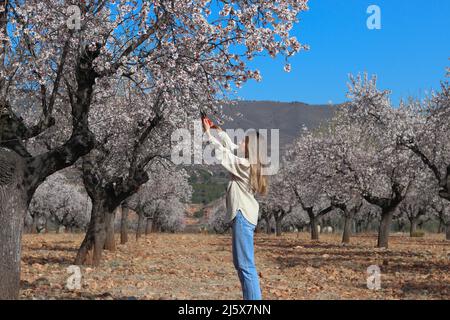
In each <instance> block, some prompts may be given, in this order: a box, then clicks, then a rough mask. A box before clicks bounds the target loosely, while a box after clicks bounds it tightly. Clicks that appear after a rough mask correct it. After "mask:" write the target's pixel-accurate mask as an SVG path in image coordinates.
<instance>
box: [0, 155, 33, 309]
mask: <svg viewBox="0 0 450 320" xmlns="http://www.w3.org/2000/svg"><path fill="white" fill-rule="evenodd" d="M23 176H24V162H23V160H22V158H21V157H19V156H18V155H16V153H14V152H12V151H8V150H6V149H3V148H0V300H12V299H17V298H18V297H19V288H20V259H21V250H22V244H21V239H22V232H23V225H24V224H23V221H24V217H25V213H26V203H27V200H26V199H27V197H26V191H25V190H24V187H23Z"/></svg>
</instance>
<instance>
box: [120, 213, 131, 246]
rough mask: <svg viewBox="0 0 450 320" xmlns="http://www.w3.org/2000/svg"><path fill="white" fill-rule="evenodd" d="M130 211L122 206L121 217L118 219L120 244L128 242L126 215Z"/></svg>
mask: <svg viewBox="0 0 450 320" xmlns="http://www.w3.org/2000/svg"><path fill="white" fill-rule="evenodd" d="M129 211H130V209H129V208H128V207H127V206H122V216H121V219H120V243H121V244H125V243H127V242H128V213H129Z"/></svg>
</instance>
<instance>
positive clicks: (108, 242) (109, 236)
mask: <svg viewBox="0 0 450 320" xmlns="http://www.w3.org/2000/svg"><path fill="white" fill-rule="evenodd" d="M118 208H120V207H117V209H116V210H114V212H112V213H107V214H106V222H105V225H106V239H105V250H109V251H116V238H115V221H116V212H117V210H118Z"/></svg>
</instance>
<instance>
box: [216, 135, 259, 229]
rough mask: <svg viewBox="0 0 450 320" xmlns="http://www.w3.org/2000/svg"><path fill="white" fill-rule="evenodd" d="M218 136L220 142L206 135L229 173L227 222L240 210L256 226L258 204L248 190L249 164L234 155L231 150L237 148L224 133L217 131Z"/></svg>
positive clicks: (249, 189)
mask: <svg viewBox="0 0 450 320" xmlns="http://www.w3.org/2000/svg"><path fill="white" fill-rule="evenodd" d="M218 135H219V139H220V140H221V141H220V142H219V141H218V140H217V139H216V138H215V137H213V136H212V135H211V134H208V138H209V139H208V141H209V142H210V143H212V144H213V146H214V149H215V156H216V158H217V159H218V160H219V161H220V164H221V165H222V166H223V167H224V168H225V169H227V170H228V172H230V173H231V180H230V182H229V183H228V186H227V193H226V202H227V214H228V221H231V220H233V219H234V217H235V216H236V213H237V211H238V210H239V209H240V210H241V212H242V214H243V215H244V217H245V218H246V219H247V220H248V221H249V222H250V223H252V224H254V225H256V224H257V223H258V211H259V204H258V202H257V201H256V199H255V197H254V193H253V192H252V190H251V188H250V162H249V161H248V160H247V159H245V158H240V157H237V156H236V155H234V153H233V150H235V149H238V146H237V145H236V144H234V143H233V142H232V141H231V139H230V137H229V136H228V135H227V134H226V132H225V131H219V132H218Z"/></svg>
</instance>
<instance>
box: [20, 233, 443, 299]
mask: <svg viewBox="0 0 450 320" xmlns="http://www.w3.org/2000/svg"><path fill="white" fill-rule="evenodd" d="M340 237H341V236H340V235H339V234H321V240H320V241H316V242H315V241H311V240H309V234H307V233H299V234H284V235H283V236H282V237H275V236H273V235H272V236H269V235H265V234H256V238H255V244H256V261H257V267H258V271H259V273H260V280H261V287H262V291H263V297H264V298H265V299H450V242H449V241H445V240H444V236H443V235H442V234H427V235H425V237H424V238H410V237H408V236H407V235H406V234H393V235H392V236H391V238H390V248H389V249H387V250H382V249H377V248H375V244H376V236H375V235H374V234H364V235H355V236H354V237H353V238H352V243H351V244H350V245H346V246H343V245H341V244H340ZM82 239H83V235H81V234H38V235H25V236H24V238H23V257H22V271H23V272H22V281H21V298H22V299H240V298H241V292H240V286H239V282H238V278H237V275H236V272H235V270H234V267H233V263H232V257H231V245H230V241H231V239H230V236H229V235H212V234H211V235H206V234H163V233H154V234H150V235H148V236H145V237H142V238H141V239H140V240H139V241H138V242H136V241H135V240H134V239H132V240H131V241H129V242H128V243H127V244H125V245H120V244H119V241H118V239H116V241H117V250H116V251H115V252H108V251H105V256H104V259H103V262H102V264H101V266H100V267H97V268H93V267H89V266H83V267H81V272H82V288H81V289H80V290H74V291H72V290H68V289H67V288H66V282H67V278H68V277H69V276H70V274H69V273H68V271H67V268H68V266H70V265H71V264H72V262H73V260H74V258H75V255H76V252H77V248H78V246H79V245H80V243H81V241H82ZM370 265H378V266H379V267H380V269H381V289H380V290H370V289H368V288H367V276H368V274H367V268H368V267H369V266H370Z"/></svg>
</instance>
